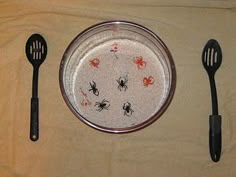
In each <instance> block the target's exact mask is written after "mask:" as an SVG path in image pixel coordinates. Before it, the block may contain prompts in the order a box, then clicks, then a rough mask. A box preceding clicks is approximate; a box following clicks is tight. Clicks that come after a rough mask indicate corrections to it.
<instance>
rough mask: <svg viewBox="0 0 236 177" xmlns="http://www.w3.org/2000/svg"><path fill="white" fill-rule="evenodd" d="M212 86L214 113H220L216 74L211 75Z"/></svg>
mask: <svg viewBox="0 0 236 177" xmlns="http://www.w3.org/2000/svg"><path fill="white" fill-rule="evenodd" d="M209 80H210V87H211V102H212V114H213V115H218V99H217V91H216V83H215V77H214V75H213V74H212V75H209Z"/></svg>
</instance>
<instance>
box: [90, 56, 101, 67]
mask: <svg viewBox="0 0 236 177" xmlns="http://www.w3.org/2000/svg"><path fill="white" fill-rule="evenodd" d="M89 62H90V65H91V66H93V67H95V68H98V65H99V64H100V60H99V59H98V58H94V59H93V60H90V61H89Z"/></svg>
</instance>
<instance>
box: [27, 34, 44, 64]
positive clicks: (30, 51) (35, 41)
mask: <svg viewBox="0 0 236 177" xmlns="http://www.w3.org/2000/svg"><path fill="white" fill-rule="evenodd" d="M25 53H26V56H27V58H28V60H29V62H30V63H31V64H32V65H33V66H34V67H39V66H40V65H41V64H42V63H43V61H44V60H45V58H46V56H47V43H46V41H45V39H44V38H43V37H42V36H41V35H40V34H33V35H31V36H30V37H29V39H28V40H27V42H26V46H25Z"/></svg>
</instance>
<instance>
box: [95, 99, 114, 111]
mask: <svg viewBox="0 0 236 177" xmlns="http://www.w3.org/2000/svg"><path fill="white" fill-rule="evenodd" d="M94 106H96V107H97V109H96V110H97V111H99V112H101V111H102V110H103V109H106V110H108V108H109V106H110V102H109V101H107V100H105V99H103V100H102V102H96V103H95V105H94Z"/></svg>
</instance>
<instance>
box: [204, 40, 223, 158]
mask: <svg viewBox="0 0 236 177" xmlns="http://www.w3.org/2000/svg"><path fill="white" fill-rule="evenodd" d="M221 63H222V51H221V48H220V45H219V43H218V42H217V41H216V40H214V39H210V40H209V41H208V42H207V44H206V45H205V47H204V49H203V52H202V64H203V66H204V68H205V69H206V71H207V74H208V77H209V81H210V88H211V100H212V115H210V116H209V126H210V127H209V128H210V130H209V148H210V155H211V159H212V160H213V161H214V162H218V161H219V160H220V156H221V115H219V113H218V100H217V92H216V84H215V73H216V71H217V70H218V68H219V67H220V65H221Z"/></svg>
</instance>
